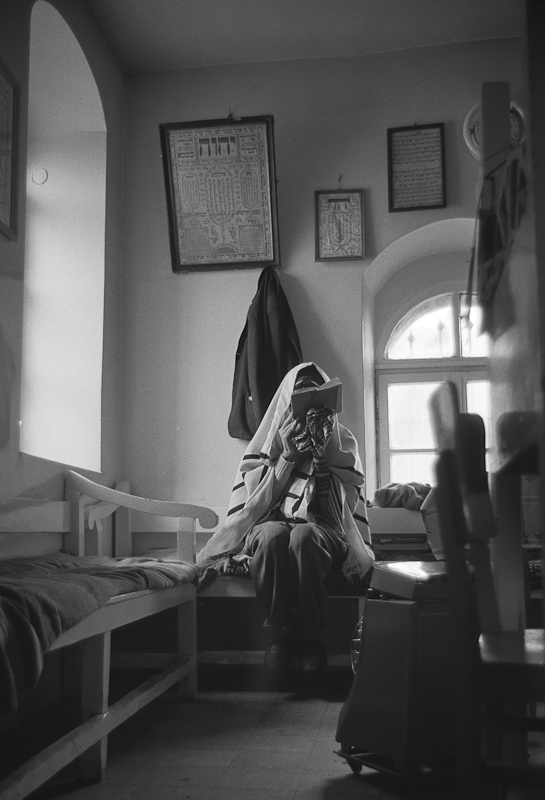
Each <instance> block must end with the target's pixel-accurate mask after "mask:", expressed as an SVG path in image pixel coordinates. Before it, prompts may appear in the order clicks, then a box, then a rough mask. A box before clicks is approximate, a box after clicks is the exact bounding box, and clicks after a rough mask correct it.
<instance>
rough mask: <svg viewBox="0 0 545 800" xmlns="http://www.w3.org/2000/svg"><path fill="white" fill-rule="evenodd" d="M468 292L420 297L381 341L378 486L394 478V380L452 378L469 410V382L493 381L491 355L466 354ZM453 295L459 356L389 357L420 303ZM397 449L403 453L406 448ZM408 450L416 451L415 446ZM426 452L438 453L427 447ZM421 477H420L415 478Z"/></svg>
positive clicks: (377, 409)
mask: <svg viewBox="0 0 545 800" xmlns="http://www.w3.org/2000/svg"><path fill="white" fill-rule="evenodd" d="M466 294H467V292H465V291H461V290H451V291H448V292H441V291H440V292H437V294H435V295H430V296H429V297H428V298H426V299H425V300H420V301H419V302H417V303H415V304H414V305H413V306H412V307H411V308H409V309H408V310H406V311H404V312H403V313H402V314H401V315H399V316H398V318H397V319H396V320H395V321H394V322H393V323H392V324H391V325H390V326H389V331H388V333H387V335H386V336H384V337H383V338H381V341H380V342H379V348H380V350H379V352H380V355H379V354H377V356H376V358H375V415H376V428H375V430H376V459H377V479H378V485H379V486H384V485H385V484H387V483H389V482H390V481H391V473H390V457H391V454H392V450H391V448H390V431H389V425H388V386H390V385H391V384H394V383H428V382H431V381H437V382H441V381H445V380H451V381H453V383H454V384H455V386H456V388H457V389H458V395H459V398H460V405H461V411H464V412H465V411H467V392H466V387H467V383H468V382H470V381H474V380H486V381H490V368H489V367H490V360H489V358H488V357H487V356H462V355H460V354H461V350H462V331H461V326H460V320H461V313H460V308H461V303H462V298H463V296H464V295H466ZM446 295H450V298H451V309H452V316H453V324H454V342H455V352H456V355H453V356H446V357H444V358H405V359H394V358H387V357H386V356H385V353H386V351H387V348H388V344H389V342H390V340H391V338H392V336H393V334H394V332H395V331H396V329H398V328H399V327H400V325H401V324H402V322H403V320H404V319H405V318H406V317H407V316H408V315H409V314H411V312H412V311H413V310H414V309H415V308H417V307H418V306H419V305H421V304H423V303H425V302H429V301H432V300H433V299H435V298H439V297H443V296H446ZM395 452H399V453H403V452H405V451H404V450H398V451H395ZM406 452H411V453H414V452H415V450H414V449H411V450H410V451H409V450H407V451H406ZM422 452H424V453H427V452H434V449H433V450H431V449H430V450H428V449H427V448H425V449H423V451H422ZM415 480H417V477H415Z"/></svg>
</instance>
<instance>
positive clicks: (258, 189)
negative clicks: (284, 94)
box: [159, 116, 280, 272]
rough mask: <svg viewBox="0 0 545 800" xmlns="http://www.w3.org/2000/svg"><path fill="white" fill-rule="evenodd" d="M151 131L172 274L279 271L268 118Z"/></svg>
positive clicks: (183, 124) (186, 124)
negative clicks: (156, 141) (155, 136)
mask: <svg viewBox="0 0 545 800" xmlns="http://www.w3.org/2000/svg"><path fill="white" fill-rule="evenodd" d="M159 128H160V135H161V150H162V156H163V167H164V177H165V186H166V197H167V213H168V225H169V238H170V251H171V257H172V269H173V271H174V272H191V271H194V270H207V269H229V268H244V267H266V266H279V265H280V254H279V241H278V215H277V199H276V175H275V162H274V140H273V117H272V116H265V117H245V118H244V117H243V118H240V119H235V118H231V117H229V118H227V119H224V120H203V121H199V122H177V123H172V124H167V123H165V124H161V125H160V126H159Z"/></svg>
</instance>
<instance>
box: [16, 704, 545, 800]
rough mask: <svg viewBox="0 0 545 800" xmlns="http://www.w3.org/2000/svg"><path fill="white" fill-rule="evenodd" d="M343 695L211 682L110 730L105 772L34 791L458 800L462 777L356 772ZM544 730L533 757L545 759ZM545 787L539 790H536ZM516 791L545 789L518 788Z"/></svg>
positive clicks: (69, 797)
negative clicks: (343, 725)
mask: <svg viewBox="0 0 545 800" xmlns="http://www.w3.org/2000/svg"><path fill="white" fill-rule="evenodd" d="M342 700H343V698H342V696H341V697H337V698H333V697H332V696H331V693H330V692H325V693H322V694H321V695H320V693H315V694H304V693H296V692H234V691H213V692H212V691H209V692H203V693H201V694H199V696H198V699H197V700H196V701H195V702H194V703H180V702H175V701H172V700H168V699H164V698H163V699H159V700H158V701H156V702H154V703H152V704H151V705H149V706H147V707H146V708H144V709H143V710H142V711H140V712H139V713H138V714H136V715H135V716H134V717H132V718H131V719H130V720H128V721H127V722H126V723H125V724H124V725H123V726H121V727H120V728H118V729H117V730H116V731H114V733H113V734H111V736H110V742H109V752H108V768H107V770H106V777H105V780H104V781H103V782H102V783H100V784H95V785H93V786H78V784H77V783H74V782H73V781H72V782H71V781H70V772H69V771H68V773H67V774H66V775H65V776H64V778H63V779H62V780H59V779H57V780H56V781H54V782H53V783H51V784H50V785H49V786H47V787H43V788H42V789H41V790H39V791H38V792H37V793H35V795H34V796H33V798H32V800H52V799H53V798H55V799H57V798H58V799H59V800H61V798H62V800H348V798H358V799H359V800H402V798H407V797H410V798H415V799H416V800H424V799H426V800H451V799H452V798H453V790H452V781H451V780H450V781H446V782H445V781H444V779H443V780H442V781H441V782H439V783H438V782H437V781H432V782H430V781H429V780H428V781H427V782H419V783H418V784H415V785H413V786H407V785H404V784H395V783H393V782H392V780H391V779H389V778H387V776H384V775H379V774H378V773H376V772H374V771H372V770H368V769H366V768H364V769H363V770H362V772H361V773H360V774H359V775H356V774H353V773H352V772H351V770H350V768H349V767H348V765H347V764H346V762H345V761H344V760H343V759H341V758H340V757H339V756H337V755H336V754H335V753H334V752H333V751H334V750H335V749H336V747H338V745H337V743H336V742H335V730H336V725H337V719H338V715H339V711H340V708H341V705H342ZM543 743H544V740H543V736H542V735H541V734H540V735H538V737H537V738H534V740H533V741H532V743H531V751H532V760H543V754H544V752H545V747H544V746H543ZM534 792H535V790H534ZM508 797H509V800H521V798H522V797H531V798H532V799H535V798H539V800H542V798H543V797H545V791H544V793H543V795H541V794H540V793H539V790H538V793H537V794H535V793H532V794H530V795H522V794H519V793H516V792H515V793H513V794H509V795H508Z"/></svg>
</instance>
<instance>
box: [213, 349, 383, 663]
mask: <svg viewBox="0 0 545 800" xmlns="http://www.w3.org/2000/svg"><path fill="white" fill-rule="evenodd" d="M326 380H327V376H326V375H325V373H324V372H323V371H322V370H321V369H320V368H319V367H317V366H316V365H315V364H312V363H305V364H300V365H299V366H297V367H294V368H293V369H292V370H290V372H288V373H287V375H286V376H285V377H284V380H283V381H282V383H281V385H280V386H279V388H278V390H277V392H276V394H275V396H274V397H273V399H272V401H271V403H270V405H269V408H268V409H267V412H266V413H265V416H264V418H263V420H262V422H261V424H260V426H259V428H258V430H257V432H256V434H255V435H254V437H253V439H252V441H251V442H250V443H249V445H248V447H247V448H246V452H245V453H244V456H243V458H242V461H241V463H240V466H239V469H238V472H237V476H236V479H235V485H234V488H233V491H232V494H231V499H230V503H229V509H228V514H227V520H226V523H225V525H224V527H223V528H221V529H220V530H219V531H217V533H215V534H214V535H213V536H212V537H211V539H210V540H209V541H208V543H207V544H206V546H205V547H204V548H203V550H201V551H200V553H199V555H198V561H199V562H207V561H208V560H209V559H222V558H223V559H225V560H227V561H228V560H229V559H233V560H235V561H237V562H239V563H244V562H245V563H247V564H248V566H249V570H250V573H251V576H252V578H253V581H254V585H255V590H256V595H257V598H258V600H259V603H260V605H261V608H262V610H263V613H264V615H265V623H264V624H265V628H266V629H267V631H268V634H269V637H270V646H269V648H268V650H267V651H266V653H265V664H266V665H267V666H268V667H269V668H270V669H272V670H275V671H284V670H287V669H288V667H289V665H290V661H291V657H292V653H293V652H294V649H295V648H297V651H298V653H299V658H300V664H301V669H302V670H303V671H304V672H314V671H318V670H322V669H324V668H325V666H326V664H327V659H326V651H325V647H324V644H323V627H324V605H325V601H326V591H325V588H324V583H323V581H324V578H325V577H326V575H327V574H328V573H329V572H330V570H331V569H332V568H340V569H342V571H343V573H344V574H345V575H346V576H347V577H348V578H349V579H350V578H352V579H361V577H362V576H363V575H365V574H366V573H367V572H368V570H369V569H370V567H371V566H372V564H373V552H372V550H371V548H370V546H369V543H370V535H369V527H368V525H367V520H366V518H365V499H364V495H363V484H364V478H363V473H362V467H361V462H360V457H359V454H358V447H357V443H356V440H355V438H354V437H353V435H352V434H351V433H350V431H349V430H347V428H345V427H344V426H343V425H341V424H340V423H339V422H338V420H337V416H336V414H335V413H334V412H333V411H331V410H330V409H323V408H322V409H310V410H309V411H308V412H307V414H306V418H305V419H296V418H294V416H293V414H292V411H291V396H292V393H293V391H294V389H299V388H302V387H306V386H320V385H322V384H323V383H324V382H325V381H326ZM356 512H357V513H356Z"/></svg>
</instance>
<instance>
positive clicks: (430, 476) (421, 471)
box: [390, 453, 437, 486]
mask: <svg viewBox="0 0 545 800" xmlns="http://www.w3.org/2000/svg"><path fill="white" fill-rule="evenodd" d="M436 458H437V456H436V454H435V453H395V454H392V455H391V456H390V480H391V481H393V482H394V483H412V482H413V481H417V482H418V483H429V484H430V486H433V485H434V484H435V470H434V465H435V461H436Z"/></svg>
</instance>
